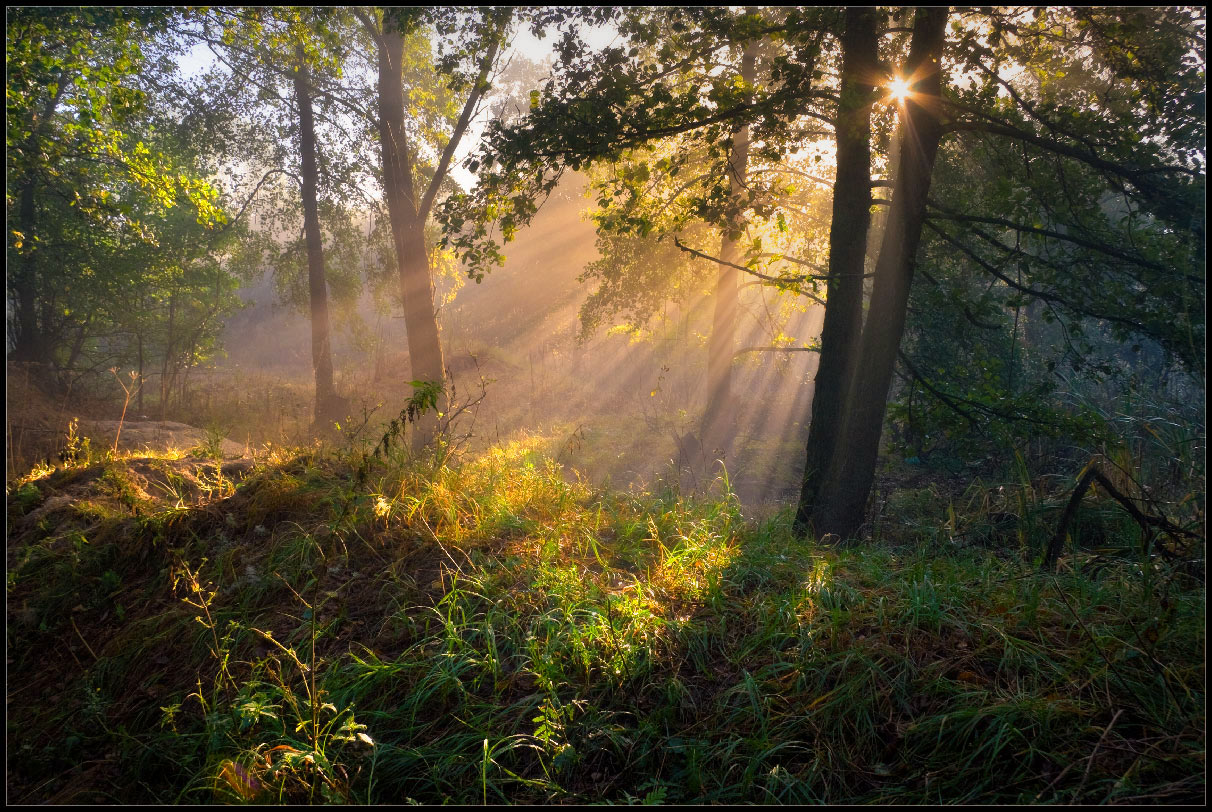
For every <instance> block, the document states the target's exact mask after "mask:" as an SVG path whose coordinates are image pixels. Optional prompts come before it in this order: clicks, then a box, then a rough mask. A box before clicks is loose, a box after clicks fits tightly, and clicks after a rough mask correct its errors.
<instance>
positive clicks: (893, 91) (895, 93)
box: [888, 76, 913, 102]
mask: <svg viewBox="0 0 1212 812" xmlns="http://www.w3.org/2000/svg"><path fill="white" fill-rule="evenodd" d="M912 92H913V91H912V85H910V84H909V80H908V79H902V78H900V77H899V76H898V77H896V78H894V79H893V80H892V81H891V82H889V83H888V95H889V97H890V98H891V99H892V100H893V101H898V102H899V101H904V100H905V98H906V97H907V96H908V95H909V94H910V93H912Z"/></svg>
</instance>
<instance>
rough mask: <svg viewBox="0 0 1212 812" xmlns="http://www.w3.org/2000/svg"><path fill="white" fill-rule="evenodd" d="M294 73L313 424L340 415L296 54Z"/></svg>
mask: <svg viewBox="0 0 1212 812" xmlns="http://www.w3.org/2000/svg"><path fill="white" fill-rule="evenodd" d="M297 58H298V60H299V61H298V64H297V69H296V71H295V74H294V84H295V98H296V100H297V101H298V105H299V155H300V157H301V159H302V161H301V163H302V167H301V168H302V176H303V233H304V238H305V240H306V242H307V289H308V294H309V297H310V300H311V362H312V367H313V368H314V369H315V373H316V408H315V421H316V423H317V424H320V423H322V422H325V421H327V420H328V419H330V418H334V417H340V416H341V415H339V414H337V411H339V408H338V406H339V403H338V400H337V392H336V386H335V385H334V384H333V369H332V342H331V339H330V337H329V335H330V331H329V324H328V280H327V278H326V276H325V273H324V237H323V235H322V234H321V232H320V204H319V199H318V193H317V187H318V186H319V175H320V172H319V168H318V165H317V160H316V125H315V119H314V117H313V115H312V109H311V88H310V87H309V86H308V74H307V66H306V63H305V62H304V61H303V59H302V55H301V54H299V55H297Z"/></svg>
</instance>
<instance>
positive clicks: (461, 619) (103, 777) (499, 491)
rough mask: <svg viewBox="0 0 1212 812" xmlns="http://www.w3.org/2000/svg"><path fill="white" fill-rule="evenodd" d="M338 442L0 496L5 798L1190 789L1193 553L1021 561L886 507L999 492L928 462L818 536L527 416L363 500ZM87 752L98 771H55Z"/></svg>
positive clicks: (699, 798) (1195, 649)
mask: <svg viewBox="0 0 1212 812" xmlns="http://www.w3.org/2000/svg"><path fill="white" fill-rule="evenodd" d="M347 456H348V454H347V453H338V454H335V455H333V454H330V453H317V452H315V451H314V450H313V451H309V452H304V453H301V454H299V455H294V456H289V457H282V458H279V459H278V460H277V461H274V462H271V463H268V464H266V465H264V466H263V467H261V468H260V469H259V470H258V471H256V472H254V474H253V475H252V476H251V477H250V478H248V479H245V480H244V481H243V483H241V484H240V485H239V486H238V487H237V489H236V493H235V495H234V496H232V497H229V498H227V499H225V500H224V501H221V502H220V501H214V502H211V503H210V504H200V505H198V506H197V507H194V508H190V509H188V510H186V511H185V512H184V513H179V512H171V518H170V512H169V511H167V507H168V506H167V505H163V507H153V508H152V511H151V512H150V513H149V514H148V515H146V516H145V517H142V518H134V517H131V516H130V515H129V513H128V514H127V515H126V518H121V519H119V520H118V522H119V524H118V525H117V527H115V528H114V529H112V530H108V531H107V530H104V529H103V527H104V526H103V525H97V526H95V527H93V528H92V529H88V528H86V530H87V540H84V537H83V536H81V537H80V538H79V540H78V543H76V544H74V545H72V544H65V543H64V539H63V538H61V537H58V536H54V535H51V536H45V535H42V531H38V530H37V529H36V528H35V527H34V526H33V525H32V524H30V523H21V522H18V523H17V524H12V523H10V528H11V529H10V532H13V533H17V534H19V536H18V537H17V538H12V537H10V545H12V544H13V543H14V542H16V543H17V547H16V549H17V550H18V559H17V560H18V565H17V567H16V568H15V571H14V573H13V577H12V578H11V582H10V632H9V633H10V639H11V641H12V642H13V643H14V645H13V647H12V650H13V651H14V652H16V655H15V657H14V662H13V663H11V664H10V673H11V674H12V675H13V677H14V679H15V680H18V681H19V682H17V683H15V684H22V682H20V681H22V680H23V675H25V674H27V673H31V669H38V670H40V672H41V673H43V675H44V676H45V675H48V674H50V675H62V676H63V677H64V678H63V679H56V680H54V681H51V682H47V681H41V682H38V683H36V684H37V685H41V686H45V687H42V688H37V689H35V690H40V691H46V692H48V694H47V695H46V696H41V697H40V696H39V695H38V694H33V695H31V696H24V695H23V694H22V693H17V694H15V695H14V696H12V697H10V703H9V712H10V719H11V720H12V721H13V723H14V725H13V729H12V730H10V748H9V749H10V753H19V754H20V756H19V757H17V758H16V759H15V760H14V757H13V756H11V755H10V772H11V775H10V784H11V785H12V786H13V787H15V788H16V790H17V792H18V794H19V795H20V796H21V797H28V798H30V799H34V798H39V797H42V794H43V793H45V794H47V795H49V794H50V793H53V792H62V793H66V794H68V795H71V796H73V797H76V798H78V799H81V800H84V799H88V798H99V797H108V798H111V799H118V800H123V801H128V802H134V801H157V800H159V801H173V800H177V801H207V800H225V801H276V802H287V801H296V802H303V801H311V802H316V801H323V802H342V803H348V802H355V803H377V802H383V801H386V800H388V799H394V800H400V799H406V800H414V801H419V802H429V803H441V802H451V803H482V802H484V801H485V800H490V801H491V800H495V801H498V802H586V803H587V802H603V801H608V802H621V803H636V802H650V803H656V802H683V803H685V802H734V803H737V802H740V803H743V802H753V801H769V802H779V803H806V802H833V803H873V802H882V803H890V802H924V801H925V800H927V799H929V800H930V801H931V802H939V801H942V802H1005V803H1011V802H1023V803H1025V802H1064V801H1078V802H1082V801H1087V802H1089V801H1102V800H1111V801H1114V800H1129V799H1137V800H1140V799H1150V798H1167V799H1170V800H1174V799H1185V798H1192V799H1193V798H1196V797H1198V796H1199V795H1201V794H1202V791H1203V783H1202V775H1203V769H1202V763H1203V761H1202V760H1203V752H1204V741H1203V724H1204V721H1203V704H1204V688H1203V685H1204V658H1203V648H1204V634H1205V630H1204V623H1203V606H1204V603H1203V601H1204V592H1203V588H1202V583H1201V580H1202V579H1201V578H1199V577H1194V578H1193V577H1192V576H1191V575H1190V574H1185V573H1186V572H1187V570H1188V569H1189V565H1190V563H1191V562H1192V561H1193V559H1192V558H1187V559H1184V560H1181V561H1176V562H1174V563H1171V564H1167V563H1165V562H1164V561H1162V560H1160V559H1155V560H1151V561H1140V560H1139V559H1138V558H1136V557H1135V554H1134V553H1132V552H1130V551H1122V550H1121V551H1119V552H1116V551H1114V550H1102V551H1097V552H1096V551H1079V552H1077V553H1076V554H1074V555H1072V556H1067V557H1066V558H1065V559H1064V563H1065V566H1064V567H1063V568H1062V570H1061V572H1060V573H1059V574H1056V575H1041V574H1039V573H1038V572H1036V571H1035V569H1034V566H1033V561H1032V560H1031V559H1032V558H1033V555H1034V553H1033V552H1028V554H1027V555H1026V556H1024V557H1020V556H1019V555H1017V554H1016V553H1015V552H1014V551H1013V550H1012V549H1007V548H1006V547H1005V546H1004V543H1002V542H999V543H1002V544H1003V546H1002V547H1001V548H1000V549H997V550H993V551H991V552H990V553H985V552H981V551H977V550H967V551H964V550H957V549H956V546H955V544H954V542H953V541H951V540H950V539H949V538H948V537H947V535H946V534H941V535H936V536H928V535H921V534H919V535H917V536H915V537H913V539H912V540H909V539H907V538H906V537H905V536H903V535H900V533H902V532H903V529H904V528H908V527H909V526H910V525H911V524H912V523H916V526H917V527H919V528H929V526H930V525H932V524H933V526H935V527H942V526H943V525H945V524H946V523H947V522H951V521H956V520H958V521H959V522H961V523H970V522H972V521H973V520H974V519H975V518H976V517H977V515H978V514H981V513H982V511H985V515H987V511H988V508H980V507H979V506H977V507H957V509H956V510H955V511H954V514H955V515H954V516H953V517H952V518H948V517H946V516H945V515H944V513H945V512H946V511H945V509H944V507H943V505H942V504H940V500H939V499H937V498H936V497H935V496H934V493H933V491H931V490H928V489H918V490H917V491H913V492H906V493H905V494H903V495H902V496H898V497H896V498H895V499H893V500H891V501H890V502H889V506H888V507H889V514H888V516H887V520H888V523H887V524H886V527H887V528H888V529H889V531H890V532H892V533H893V535H891V536H890V537H889V539H888V541H890V542H893V543H892V544H891V545H889V544H887V543H880V542H877V545H874V546H860V547H854V548H851V549H848V550H845V551H836V550H831V549H829V548H826V547H821V546H818V545H816V544H814V543H813V542H812V541H810V540H805V539H803V538H797V537H796V536H794V535H793V534H792V533H791V532H790V521H789V517H788V516H786V515H780V516H777V517H775V518H773V519H772V520H769V521H766V522H764V523H761V524H754V523H751V522H748V521H746V520H745V519H744V518H743V517H742V516H741V515H740V512H739V509H738V505H737V503H736V501H735V499H734V498H733V497H731V496H729V495H727V494H725V495H723V496H721V497H719V498H716V499H712V500H705V501H689V500H682V499H678V498H677V497H675V496H668V497H665V498H657V497H653V496H649V495H644V494H627V493H610V492H595V491H591V490H590V489H588V488H586V487H585V486H584V485H583V484H581V483H579V482H571V483H570V482H569V481H568V480H567V479H566V478H565V476H564V475H563V473H562V471H561V469H560V467H559V466H557V465H555V464H554V463H551V462H550V461H548V460H546V459H544V458H543V457H541V456H540V455H538V454H536V453H534V451H533V450H532V449H531V448H529V447H527V446H525V445H521V444H515V445H511V446H507V447H498V448H495V449H492V450H491V451H490V452H489V453H487V454H485V455H483V456H481V457H477V458H474V459H467V460H464V461H462V462H461V463H459V464H457V465H451V466H445V467H442V468H439V469H433V468H431V467H424V466H422V467H413V466H399V465H396V464H390V465H381V466H379V467H377V468H376V469H375V476H376V479H375V480H374V481H372V482H368V483H367V484H368V485H369V488H368V490H369V491H370V492H369V493H366V494H362V495H358V496H356V497H355V500H354V502H353V504H352V505H350V504H349V503H348V499H349V492H348V480H349V477H350V476H351V473H352V471H351V465H350V463H349V461H348V460H347ZM56 476H61V475H55V476H52V477H48V478H45V479H40V480H38V483H37V484H38V487H39V489H40V490H41V491H43V493H45V494H46V495H47V497H48V498H52V497H53V496H55V495H57V494H58V493H60V491H59V488H60V487H62V483H63V482H64V480H62V479H56V478H55V477H56ZM973 493H974V496H976V495H978V494H979V493H984V494H985V495H986V498H988V496H989V494H990V493H992V494H993V495H994V496H995V497H996V493H997V492H996V491H992V492H991V491H987V490H986V491H982V490H980V489H974V491H973ZM98 498H100V497H98ZM975 504H976V503H974V505H975ZM61 510H62V508H61ZM225 512H226V513H227V516H228V518H227V519H223V518H220V516H221V515H222V514H223V513H225ZM1091 518H1093V517H1091ZM1104 530H1105V532H1107V533H1110V534H1112V535H1115V534H1118V533H1120V532H1122V531H1121V530H1118V529H1115V525H1114V522H1113V521H1112V522H1107V523H1104ZM1110 541H1111V543H1112V545H1114V543H1115V540H1110ZM1099 543H1100V544H1103V545H1106V543H1107V541H1103V542H1099ZM303 550H306V551H307V553H306V555H300V551H303ZM1196 557H1198V555H1197V556H1196ZM190 562H192V563H190ZM1142 568H1143V569H1142ZM174 581H175V582H176V584H177V590H176V592H175V595H176V597H175V598H173V595H174V593H173V589H172V585H173V583H174ZM125 596H130V598H129V599H127V598H126V597H125ZM135 596H144V597H142V599H139V600H136V599H135ZM165 599H167V600H165ZM115 601H121V603H122V604H123V605H124V606H125V607H126V608H125V621H124V622H123V623H121V624H117V625H115V624H114V623H113V622H112V621H107V620H106V619H105V615H104V613H105V612H106V611H109V612H113V611H114V606H115ZM76 605H79V606H80V607H81V609H80V610H78V611H75V612H72V611H71V607H72V606H76ZM20 607H29V608H30V609H32V613H33V614H32V616H27V614H26V613H24V612H25V610H22V609H21V608H20ZM14 612H15V613H16V614H13V613H14ZM67 617H70V618H71V620H70V622H69V621H68V620H67V619H66V618H67ZM40 624H45V625H46V629H45V630H44V631H40V630H39V629H40ZM65 641H67V642H65ZM81 641H84V642H83V643H82V642H81ZM65 645H66V646H69V647H74V653H75V654H76V655H77V657H78V658H80V659H81V660H82V662H81V663H79V664H77V663H75V662H73V660H72V658H71V656H70V655H69V654H68V653H67V652H65V651H64V646H65ZM85 647H87V648H85ZM56 652H57V653H56ZM84 658H87V661H86V662H85V661H84ZM58 685H71V686H76V687H73V688H70V689H68V690H66V691H65V692H62V693H57V694H54V696H53V697H52V696H51V695H50V693H51V692H54V691H57V690H58V689H57V688H55V687H54V686H58ZM50 700H53V701H50ZM1159 740H1164V741H1165V742H1166V745H1165V750H1164V752H1160V753H1159V754H1158V756H1159V757H1158V758H1150V759H1142V758H1140V757H1139V753H1140V752H1141V751H1142V748H1147V747H1149V746H1150V745H1151V744H1155V743H1156V742H1157V741H1159ZM82 752H106V753H109V755H107V756H106V759H107V764H108V765H109V769H108V770H107V771H106V772H105V773H101V774H95V773H94V774H90V775H88V776H80V777H78V778H76V779H74V780H75V783H74V784H66V785H65V784H62V783H59V780H60V779H59V778H58V777H59V776H61V775H62V774H64V773H65V772H70V770H71V769H72V768H71V764H72V762H73V759H75V758H78V754H79V753H82ZM48 782H49V783H48ZM31 792H32V793H33V794H30V793H31Z"/></svg>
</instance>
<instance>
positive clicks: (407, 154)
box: [354, 10, 510, 450]
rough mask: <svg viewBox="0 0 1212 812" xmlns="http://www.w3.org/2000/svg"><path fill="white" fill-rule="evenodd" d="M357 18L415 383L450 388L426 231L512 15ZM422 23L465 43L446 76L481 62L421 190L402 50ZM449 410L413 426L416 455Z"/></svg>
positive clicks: (389, 13)
mask: <svg viewBox="0 0 1212 812" xmlns="http://www.w3.org/2000/svg"><path fill="white" fill-rule="evenodd" d="M354 13H355V14H356V15H357V18H358V20H359V21H360V22H361V24H362V27H363V29H364V30H365V32H366V34H367V35H368V36H369V37H370V39H371V41H372V42H373V43H374V47H375V52H376V56H377V59H376V67H377V79H378V84H377V88H378V116H377V118H378V131H379V145H380V149H381V154H382V171H383V174H382V183H383V193H384V197H385V199H386V201H387V211H388V217H389V220H390V223H391V232H392V240H393V244H394V246H395V252H396V262H397V266H398V269H399V271H398V272H399V280H400V295H401V298H402V301H403V305H404V325H405V329H406V330H407V334H408V352H409V359H410V362H411V364H412V376H413V378H414V379H416V380H418V381H424V382H428V383H439V384H441V383H443V382H444V381H445V366H444V363H443V360H442V341H441V336H440V333H439V329H438V320H437V314H436V313H435V311H434V287H433V275H432V272H431V269H430V260H429V252H428V246H427V244H426V238H425V224H426V222H427V221H428V219H429V216H430V212H431V210H432V208H433V205H434V201H435V200H436V199H437V196H438V192H439V189H441V187H442V185H443V183H445V182H446V179H447V173H448V171H449V169H450V162H451V160H452V158H453V157H454V152H455V150H456V149H457V148H458V145H459V142H460V140H461V139H462V137H463V135H464V133H465V132H466V131H467V127H468V124H469V123H470V122H471V119H472V116H473V115H474V114H475V112H476V110H477V108H478V106H479V104H480V101H481V100H482V99H483V97H484V93H485V91H486V90H487V89H488V77H489V74H490V72H491V71H492V68H493V66H494V64H495V62H496V58H497V53H498V51H499V49H500V45H501V42H502V39H503V37H504V34H505V29H506V27H507V25H508V21H509V17H510V13H509V11H508V10H507V11H504V12H502V11H500V10H485V11H484V12H482V13H481V15H479V16H478V17H475V18H472V19H470V20H467V19H465V20H462V22H464V23H466V26H465V27H462V28H460V26H459V23H460V19H459V18H458V16H457V15H452V14H450V13H446V12H434V13H432V14H427V13H406V12H403V11H398V10H386V11H383V12H371V11H366V10H357V11H355V12H354ZM425 24H428V25H432V26H434V28H435V29H436V31H437V34H438V35H439V36H448V37H449V36H453V35H456V34H457V35H461V36H462V37H465V39H464V40H463V42H462V45H461V48H456V49H455V51H454V53H453V54H450V55H448V59H447V69H448V70H453V67H454V66H455V65H456V64H457V63H458V62H459V61H460V58H462V61H469V60H468V59H467V58H468V57H469V56H470V55H471V54H476V53H478V54H479V56H478V58H475V59H474V62H473V64H474V68H473V70H474V74H473V75H472V76H470V77H457V76H456V77H455V87H456V88H463V89H465V91H466V97H465V101H464V103H463V106H462V110H461V112H460V113H459V116H458V119H457V120H456V121H455V122H454V123H453V126H452V127H451V131H450V134H449V136H448V138H447V139H446V143H445V145H444V146H443V147H442V150H441V154H440V157H439V158H438V160H437V164H436V165H435V166H434V168H433V170H432V174H430V175H429V178H428V183H425V184H424V186H423V187H422V188H418V186H419V184H418V181H419V180H421V172H420V168H421V166H420V161H421V154H420V150H419V149H418V146H419V145H418V144H416V143H415V142H414V137H413V136H412V134H411V133H410V127H409V126H408V125H409V122H408V117H409V114H410V109H409V107H408V106H407V105H406V103H405V92H404V89H405V88H404V81H405V76H404V71H405V44H406V39H407V38H408V36H409V35H411V34H413V33H414V32H415V31H416V30H417V29H418V28H420V27H421V26H422V25H425ZM445 409H446V400H445V395H442V396H441V397H440V398H439V400H438V405H437V408H436V409H435V410H433V412H431V413H429V414H426V415H423V416H422V418H421V420H420V421H419V422H418V423H417V424H416V425H415V427H414V431H413V435H412V445H413V449H414V450H420V449H421V448H423V447H424V446H425V445H427V444H429V442H430V441H432V440H433V437H434V433H435V431H436V429H437V417H438V414H437V413H440V412H442V411H445Z"/></svg>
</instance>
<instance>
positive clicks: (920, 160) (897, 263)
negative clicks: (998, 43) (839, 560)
mask: <svg viewBox="0 0 1212 812" xmlns="http://www.w3.org/2000/svg"><path fill="white" fill-rule="evenodd" d="M946 25H947V9H946V8H928V9H921V10H919V11H918V12H917V16H916V18H915V20H914V25H913V37H912V40H911V43H910V46H909V60H908V64H907V65H906V70H905V75H906V76H912V77H916V78H917V81H916V82H915V84H914V85H913V93H912V95H911V96H910V97H909V98H908V99H907V100H906V101H905V102H904V105H905V106H904V109H902V111H901V116H902V125H901V141H900V143H901V164H900V172H899V173H898V175H897V177H896V181H895V183H896V186H895V188H894V189H893V195H892V210H891V211H890V212H889V215H888V226H887V229H886V230H885V232H884V240H883V245H882V247H881V249H880V256H879V261H878V262H877V264H876V268H875V284H874V287H873V288H872V292H871V309H870V313H869V315H868V318H867V323H866V327H865V329H864V330H863V341H862V345H861V347H860V350H859V357H858V363H857V365H856V369H859V370H861V371H862V374H855V375H854V376H853V380H852V383H851V386H850V395H849V402H848V408H847V409H846V417H845V420H844V421H843V426H842V431H841V433H840V436H839V440H838V446H837V449H838V450H837V453H836V454H835V460H834V464H833V465H832V466H831V468H830V473H829V475H828V477H827V479H826V482H825V485H824V487H823V488H822V491H821V498H820V499H819V501H818V508H817V510H816V512H815V514H814V515H813V524H814V525H815V526H816V529H817V530H818V532H821V533H836V534H837V535H839V536H841V537H843V538H847V537H850V536H853V535H854V534H855V533H856V532H857V531H858V529H859V526H860V525H861V524H862V521H863V513H864V510H865V508H866V506H867V498H868V496H869V495H870V492H871V485H872V482H873V481H874V478H875V465H876V460H877V458H878V456H879V445H880V435H881V433H882V430H883V423H884V414H885V411H886V409H887V405H888V390H889V388H890V387H891V384H892V373H893V368H894V367H895V365H896V354H897V350H898V349H899V347H900V343H901V336H902V334H903V333H904V329H905V317H906V314H907V311H908V305H909V288H910V285H911V283H912V281H913V270H914V262H915V260H916V255H917V248H918V244H919V242H920V240H921V233H922V223H923V221H924V220H925V215H926V197H927V195H928V193H929V191H930V177H931V174H932V173H933V170H934V159H935V156H936V155H937V153H938V144H939V140H940V138H941V137H942V127H941V123H940V121H939V106H940V98H939V96H940V87H941V73H940V67H939V60H940V57H941V55H942V49H943V38H944V35H945V32H946Z"/></svg>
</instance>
